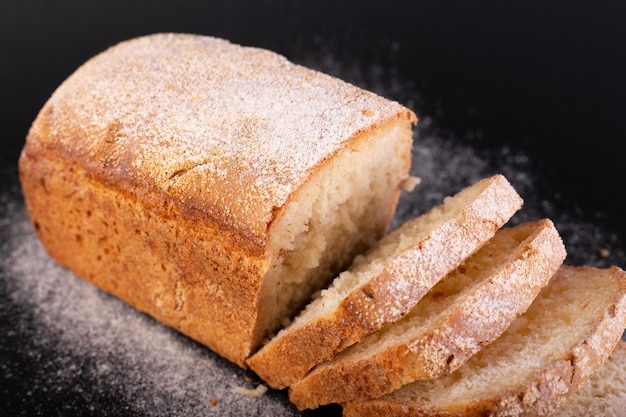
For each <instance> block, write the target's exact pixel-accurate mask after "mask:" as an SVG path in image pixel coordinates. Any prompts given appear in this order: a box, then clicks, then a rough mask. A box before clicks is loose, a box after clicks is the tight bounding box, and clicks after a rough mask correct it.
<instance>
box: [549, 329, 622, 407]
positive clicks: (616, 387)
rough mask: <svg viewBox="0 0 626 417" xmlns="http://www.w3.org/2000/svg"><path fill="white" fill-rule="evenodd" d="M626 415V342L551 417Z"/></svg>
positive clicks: (618, 346)
mask: <svg viewBox="0 0 626 417" xmlns="http://www.w3.org/2000/svg"><path fill="white" fill-rule="evenodd" d="M623 415H626V342H625V341H623V340H621V341H620V342H619V343H618V344H617V346H616V347H615V350H614V351H613V353H611V356H609V358H608V359H607V360H606V362H604V363H603V364H602V366H601V367H600V368H599V369H598V370H597V371H595V372H594V373H593V374H592V375H591V377H590V378H589V379H588V380H587V381H586V382H585V383H584V384H583V385H582V386H581V387H580V389H579V390H578V391H576V392H575V393H574V394H573V395H572V396H571V397H570V398H568V399H567V400H566V401H565V404H563V405H562V406H561V407H559V408H558V409H557V410H556V411H555V412H554V413H553V414H550V416H551V417H577V416H589V417H618V416H623Z"/></svg>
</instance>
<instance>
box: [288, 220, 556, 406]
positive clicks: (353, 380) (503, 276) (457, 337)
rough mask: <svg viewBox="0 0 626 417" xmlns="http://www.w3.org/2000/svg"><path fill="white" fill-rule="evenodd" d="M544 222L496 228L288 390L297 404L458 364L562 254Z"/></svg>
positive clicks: (355, 395) (523, 305)
mask: <svg viewBox="0 0 626 417" xmlns="http://www.w3.org/2000/svg"><path fill="white" fill-rule="evenodd" d="M565 255H566V252H565V246H564V245H563V242H562V240H561V237H560V236H559V233H558V232H557V230H556V228H555V227H554V224H553V223H552V222H551V221H550V220H547V219H545V220H539V221H534V222H529V223H523V224H520V225H518V226H515V227H509V228H503V229H500V230H499V231H498V232H497V233H496V235H495V236H494V237H493V238H492V239H491V240H490V241H489V243H487V244H486V245H485V246H483V247H482V248H481V249H480V250H479V251H478V252H476V253H475V254H474V255H472V256H471V257H470V258H468V259H467V260H466V261H465V262H464V263H463V264H462V265H461V266H460V267H459V268H457V269H456V270H455V271H453V272H451V273H450V274H448V276H446V277H445V278H444V279H443V280H442V281H441V282H440V283H439V284H437V285H436V286H435V287H433V289H432V290H431V291H430V292H429V293H428V294H427V295H426V296H425V297H424V298H423V299H422V300H421V301H420V302H419V303H418V304H417V305H416V306H415V308H413V310H411V312H410V313H409V314H407V315H406V316H405V317H404V318H403V319H401V320H399V321H398V322H396V323H394V324H392V325H388V326H386V327H384V328H383V329H381V330H379V331H378V332H376V333H374V334H371V335H370V336H368V337H366V338H365V339H364V340H363V341H361V342H360V343H358V344H356V345H353V346H351V347H349V348H347V349H345V350H344V351H342V352H341V353H340V354H339V355H337V356H336V357H335V358H333V359H332V360H330V361H328V362H325V363H323V364H321V365H319V366H318V367H316V368H315V369H314V370H313V371H312V372H310V373H309V374H308V375H306V376H305V377H304V378H303V379H301V380H300V381H297V382H296V383H294V384H293V385H291V388H290V389H289V398H290V399H291V401H292V402H293V403H294V404H295V405H296V406H297V407H298V408H299V409H301V410H302V409H305V408H316V407H318V406H319V405H323V404H329V403H346V402H350V401H357V400H366V399H369V398H373V397H378V396H380V395H383V394H387V393H389V392H391V391H394V390H396V389H398V388H400V387H402V386H403V385H406V384H408V383H410V382H413V381H415V380H418V379H434V378H437V377H439V376H441V375H442V374H445V373H449V372H452V371H454V370H456V369H457V368H458V367H460V366H461V365H462V364H463V363H464V362H465V361H466V360H467V359H468V358H469V357H470V356H472V355H473V354H474V353H476V352H478V351H479V350H480V349H481V348H482V347H483V346H484V345H487V344H489V343H491V342H492V341H493V340H494V339H496V338H497V337H498V336H500V334H501V333H502V332H504V331H505V330H506V329H507V328H508V327H509V325H510V324H511V322H512V321H513V320H514V319H516V318H517V316H518V315H520V314H521V313H523V312H524V311H526V309H527V308H528V306H529V305H530V304H531V303H532V301H533V300H534V299H535V297H536V296H537V294H538V293H539V291H540V290H541V289H542V288H543V287H544V286H545V285H546V284H547V283H548V281H549V280H550V278H551V277H552V276H553V275H554V273H555V272H556V271H557V269H558V268H559V267H560V266H561V264H562V263H563V261H564V259H565Z"/></svg>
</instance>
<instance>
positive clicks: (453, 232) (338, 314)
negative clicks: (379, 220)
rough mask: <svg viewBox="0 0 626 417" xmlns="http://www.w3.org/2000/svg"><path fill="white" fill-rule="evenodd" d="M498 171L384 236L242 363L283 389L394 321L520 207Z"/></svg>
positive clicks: (485, 240)
mask: <svg viewBox="0 0 626 417" xmlns="http://www.w3.org/2000/svg"><path fill="white" fill-rule="evenodd" d="M521 205H522V199H521V197H520V196H519V195H518V194H517V192H516V191H515V190H514V188H513V187H512V186H511V184H510V183H509V182H508V181H507V180H506V178H505V177H504V176H502V175H495V176H492V177H489V178H485V179H483V180H481V181H478V182H477V183H475V184H474V185H472V186H469V187H467V188H465V189H463V190H461V191H460V192H459V193H457V194H456V195H455V196H453V197H447V198H446V199H445V201H444V202H443V204H441V205H439V206H436V207H434V208H432V209H431V210H429V211H428V212H427V213H425V214H423V215H421V216H418V217H416V218H414V219H412V220H410V221H408V222H406V223H405V224H403V225H402V226H400V227H399V228H397V229H395V230H393V231H392V232H390V233H389V234H387V235H386V236H385V237H383V238H382V239H381V240H380V241H379V242H378V244H377V245H375V247H374V248H373V249H372V250H371V251H369V252H368V253H367V254H366V255H364V256H359V257H357V258H356V259H355V261H354V263H353V265H352V266H351V267H350V269H349V270H348V271H346V272H343V273H341V274H340V275H339V277H337V278H336V279H335V280H334V282H333V283H332V285H331V286H330V287H329V288H328V289H326V290H324V291H322V292H321V295H320V296H319V297H318V298H317V299H316V300H314V301H313V302H311V303H310V304H309V305H308V306H307V307H306V309H305V310H304V311H303V312H302V313H301V314H300V315H299V316H298V317H297V318H296V319H295V320H294V321H293V322H292V323H291V324H290V325H289V326H288V327H286V328H285V329H283V330H282V331H280V332H279V333H278V334H277V335H276V336H275V337H274V338H272V339H271V340H270V341H269V343H267V344H266V345H265V346H264V347H262V348H261V349H260V350H259V351H258V352H257V353H256V354H254V355H253V356H252V357H251V358H250V359H249V360H248V361H247V363H248V365H249V366H250V367H251V368H252V369H253V370H254V371H255V372H256V373H257V374H258V375H259V376H260V377H261V378H262V379H263V380H265V381H266V382H267V383H268V384H269V385H270V386H272V387H273V388H278V389H282V388H285V387H287V386H289V385H291V384H292V383H294V382H296V381H297V380H299V379H301V378H302V377H303V376H304V375H305V374H306V373H307V372H308V371H309V370H310V369H311V368H313V367H314V366H315V365H317V364H319V363H321V362H323V361H326V360H328V359H330V358H332V357H334V356H335V355H336V354H337V353H338V352H340V351H341V350H343V349H344V348H346V347H348V346H350V345H352V344H353V343H355V342H358V341H360V340H361V339H363V337H365V336H366V335H367V334H369V333H372V332H374V331H376V330H378V329H380V328H381V327H382V326H383V325H384V324H385V323H390V322H394V321H397V320H398V319H400V318H401V317H403V316H404V315H405V314H407V313H408V312H409V311H410V310H411V309H412V308H413V306H414V305H415V304H416V303H417V302H418V301H419V300H420V299H421V298H422V297H423V296H424V295H425V294H426V292H428V291H429V290H430V288H432V286H433V285H435V284H436V283H437V282H438V281H439V280H441V279H442V278H443V277H444V276H445V275H446V274H448V273H449V272H450V271H452V270H454V269H455V268H456V267H458V266H459V265H460V264H461V263H462V262H463V261H464V260H465V259H466V258H467V257H468V256H470V255H471V254H472V253H474V252H475V251H476V250H478V249H479V248H480V247H481V246H482V245H483V244H484V243H485V242H487V241H488V240H489V239H490V238H491V237H493V235H494V234H495V232H496V231H497V230H498V229H499V228H500V227H502V226H503V225H504V224H505V223H506V222H507V221H508V220H509V219H510V217H511V216H512V215H513V214H514V213H515V212H516V211H517V210H518V209H519V208H520V207H521Z"/></svg>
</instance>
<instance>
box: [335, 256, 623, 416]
mask: <svg viewBox="0 0 626 417" xmlns="http://www.w3.org/2000/svg"><path fill="white" fill-rule="evenodd" d="M625 327H626V272H624V271H623V270H622V269H620V268H618V267H616V266H614V267H611V268H606V269H596V268H590V267H574V266H565V265H564V266H562V267H561V268H560V269H559V270H558V271H557V273H556V274H555V276H554V277H553V278H552V280H551V281H550V283H549V284H548V286H546V287H545V288H544V289H543V290H542V291H541V293H540V294H539V295H538V296H537V298H536V299H535V301H534V302H533V304H532V305H531V306H530V307H529V309H528V310H527V311H526V313H525V314H524V315H522V316H520V317H519V318H518V319H516V320H515V321H514V322H513V323H512V324H511V326H510V327H509V329H507V331H506V332H504V334H503V335H502V336H501V337H499V338H498V339H496V340H495V341H494V342H493V343H491V344H490V345H488V346H486V347H484V348H483V349H482V350H480V351H479V352H478V353H476V354H475V355H474V356H472V357H471V358H470V359H469V360H468V361H467V362H466V363H465V364H464V365H462V366H461V367H460V368H459V369H457V370H456V371H455V372H453V373H451V374H448V375H444V376H442V377H440V378H437V379H434V380H426V381H416V382H413V383H411V384H408V385H405V386H404V387H402V388H400V389H399V390H397V391H394V392H392V393H390V394H386V395H383V396H381V397H378V398H374V399H370V400H365V401H355V402H351V403H347V404H346V405H345V406H344V416H346V417H351V416H359V417H367V416H377V417H380V416H384V415H389V416H391V415H393V416H417V415H428V416H452V415H454V416H485V415H489V416H494V417H495V416H507V417H511V416H530V415H532V416H546V415H549V414H550V413H551V412H553V411H554V410H556V409H557V408H558V407H559V406H560V405H561V404H562V403H563V402H564V401H565V400H566V399H567V398H568V397H570V396H571V395H572V394H573V393H574V392H575V391H576V390H577V389H578V388H579V387H580V386H581V384H583V383H584V382H585V381H586V380H587V379H588V378H589V377H590V376H591V374H592V373H593V372H594V371H595V370H596V369H597V368H599V367H600V365H602V364H603V363H604V361H605V360H606V359H607V358H608V357H609V355H610V354H611V352H612V351H613V349H614V348H615V346H617V344H618V343H619V341H620V337H621V336H622V332H623V330H624V328H625ZM582 415H592V414H587V413H585V414H582Z"/></svg>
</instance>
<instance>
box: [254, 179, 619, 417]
mask: <svg viewBox="0 0 626 417" xmlns="http://www.w3.org/2000/svg"><path fill="white" fill-rule="evenodd" d="M521 206H522V199H521V197H520V196H519V195H518V193H517V192H516V191H515V190H514V188H513V187H512V186H511V184H510V183H509V182H508V181H507V180H506V178H505V177H504V176H502V175H494V176H492V177H489V178H485V179H483V180H481V181H478V182H477V183H475V184H473V185H471V186H468V187H467V188H465V189H463V190H461V191H460V192H459V193H457V194H456V195H454V196H450V197H447V198H446V199H445V200H444V202H443V203H442V204H441V205H439V206H436V207H434V208H432V209H431V210H429V211H428V212H427V213H425V214H423V215H420V216H418V217H416V218H414V219H412V220H409V221H407V222H406V223H405V224H403V225H401V226H399V227H398V228H396V229H395V230H393V231H391V232H389V233H388V234H387V235H386V236H385V237H383V238H382V239H381V240H380V241H379V242H378V244H377V245H375V246H374V247H373V248H372V249H371V250H370V251H369V252H367V253H366V254H364V255H362V256H358V257H357V258H356V259H355V261H354V263H353V264H352V266H351V267H350V268H349V269H348V270H347V271H345V272H343V273H341V274H340V275H339V276H338V277H337V278H336V279H335V280H334V281H333V283H332V284H331V285H330V287H328V288H327V289H325V290H323V291H321V292H320V293H319V295H318V296H317V298H315V299H314V300H313V301H312V302H311V303H310V304H309V305H308V306H307V307H306V308H305V309H304V310H303V312H301V313H300V314H299V315H298V316H297V317H296V318H295V319H294V320H293V321H292V323H290V324H289V325H288V326H286V327H285V328H284V329H282V330H281V331H280V332H278V334H276V335H275V336H274V337H273V338H271V339H270V340H269V341H268V342H267V343H266V344H265V345H264V346H263V347H262V348H261V349H260V350H259V351H257V352H256V353H255V354H254V355H253V356H251V357H250V358H249V359H248V361H247V363H248V365H249V366H250V367H251V369H252V370H254V371H255V372H256V373H257V374H258V375H259V376H260V377H261V378H262V379H263V380H265V382H267V383H268V384H269V385H270V386H272V387H273V388H277V389H283V388H286V387H289V398H290V400H291V401H292V402H293V403H294V404H295V405H296V407H297V408H298V409H300V410H304V409H313V408H317V407H319V406H321V405H325V404H330V403H338V404H341V405H342V407H343V410H344V415H346V416H369V415H371V416H381V415H394V416H412V415H428V416H451V415H455V416H462V415H468V416H469V415H472V416H473V415H476V416H479V415H480V416H482V415H491V416H499V415H501V416H517V415H539V416H542V415H549V414H550V413H552V412H554V411H555V410H557V409H558V408H559V407H560V406H561V405H562V404H563V403H564V402H566V400H567V399H568V398H569V397H571V396H572V395H573V394H574V393H575V392H576V391H577V390H578V388H579V387H580V386H581V385H582V384H583V383H584V382H585V381H586V380H587V379H588V378H589V377H590V376H591V375H592V374H593V373H594V371H595V370H596V369H598V368H599V367H600V366H601V365H602V364H603V363H604V362H606V361H607V358H609V356H610V355H611V353H612V352H613V350H614V349H615V348H616V346H618V344H619V343H620V338H621V336H622V333H623V331H624V329H625V328H626V272H624V271H623V270H622V269H620V268H618V267H616V266H613V267H611V268H606V269H597V268H591V267H574V266H567V265H564V261H565V258H566V255H567V253H566V249H565V246H564V244H563V241H562V239H561V237H560V236H559V233H558V231H557V229H556V227H555V225H554V224H553V222H552V221H551V220H550V219H539V220H535V221H530V222H525V223H521V224H518V225H515V226H507V225H506V224H507V222H508V221H509V220H510V219H511V217H512V216H513V215H514V214H515V213H516V212H517V211H518V210H519V209H520V208H521ZM620 366H621V369H622V370H621V374H624V373H625V372H624V367H625V365H624V364H621V365H620V364H619V363H618V364H616V365H615V366H614V368H617V369H619V368H620ZM609 369H611V368H609ZM613 373H619V372H615V371H614V372H613ZM605 384H610V382H605ZM624 385H625V384H624V383H623V381H622V383H621V385H620V386H618V388H617V389H618V394H617V395H616V397H619V396H620V395H621V397H622V400H623V397H624V396H626V395H625V394H624V393H623V392H622V393H621V394H620V393H619V389H621V390H623V388H624ZM582 393H583V391H581V394H578V395H579V396H580V395H584V394H582ZM592 395H593V393H590V394H587V396H592ZM574 398H576V397H574ZM574 398H572V400H571V401H570V402H567V404H568V405H569V404H573V403H574V402H576V404H575V405H571V406H570V407H574V409H576V408H577V409H579V410H580V409H582V408H584V407H585V405H584V404H586V402H585V401H587V400H574Z"/></svg>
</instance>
